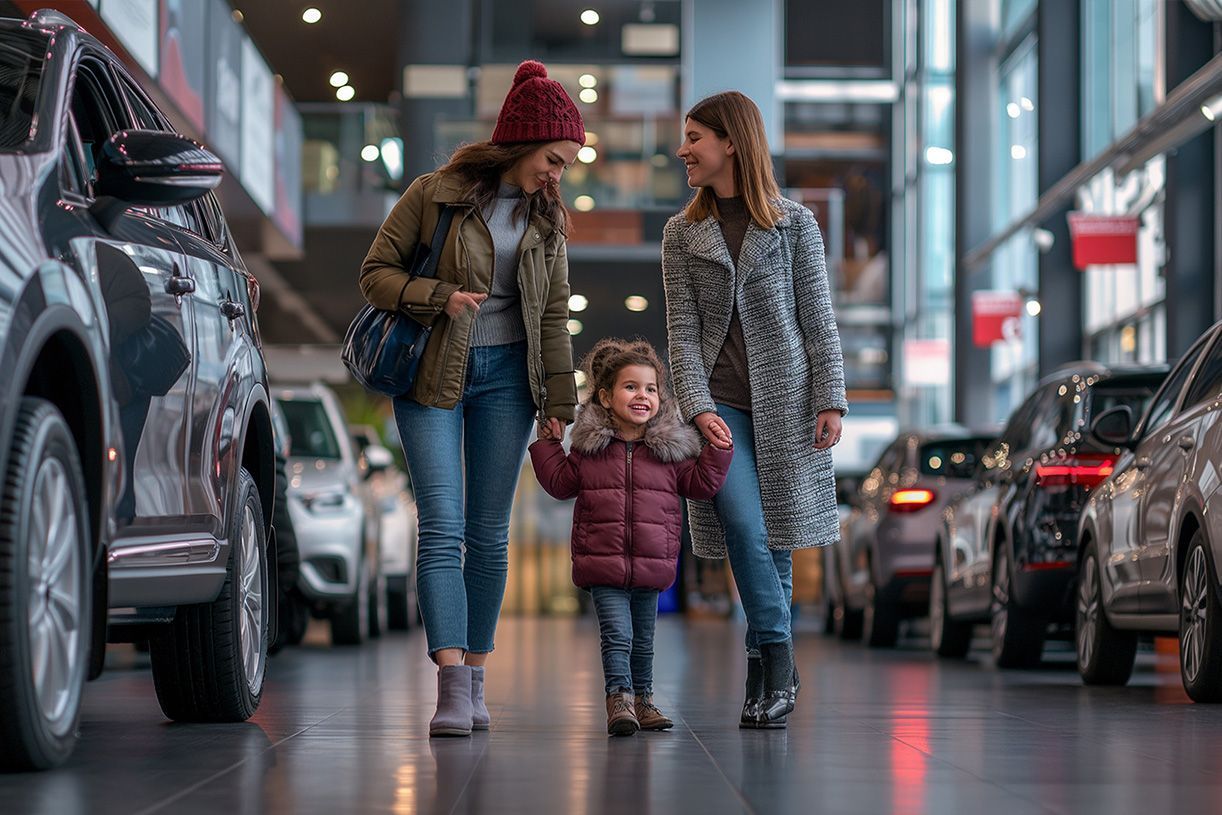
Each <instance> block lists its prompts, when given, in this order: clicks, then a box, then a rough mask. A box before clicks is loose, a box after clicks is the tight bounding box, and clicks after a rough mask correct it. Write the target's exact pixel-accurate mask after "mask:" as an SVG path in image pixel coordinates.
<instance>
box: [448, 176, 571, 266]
mask: <svg viewBox="0 0 1222 815" xmlns="http://www.w3.org/2000/svg"><path fill="white" fill-rule="evenodd" d="M433 178H434V179H435V181H434V185H433V203H436V204H449V205H450V206H454V207H469V208H471V209H474V208H475V202H474V201H473V200H471V198H470V197H468V196H466V195H464V194H463V184H462V181H461V180H460V179H459V178H458V177H457V176H455V175H453V174H452V173H434V174H433ZM528 226H529V227H530V229H527V230H526V236H525V237H524V238H523V240H522V248H524V249H528V248H530V247H531V246H533V245H534V244H536V243H540V242H542V241H545V240H547V239H548V238H550V237H551V235H552V233H553V232H555V231H556V225H555V224H554V223H552V222H551V221H549V220H548V219H547V218H544V217H543V216H542V215H539V214H538V213H534V214H532V215H531V216H530V223H529V224H528Z"/></svg>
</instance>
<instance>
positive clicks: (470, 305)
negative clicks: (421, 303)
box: [446, 291, 488, 319]
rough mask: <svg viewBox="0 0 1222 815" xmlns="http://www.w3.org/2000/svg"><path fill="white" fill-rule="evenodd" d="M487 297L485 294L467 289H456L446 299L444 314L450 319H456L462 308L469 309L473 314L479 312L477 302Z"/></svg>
mask: <svg viewBox="0 0 1222 815" xmlns="http://www.w3.org/2000/svg"><path fill="white" fill-rule="evenodd" d="M487 299H488V295H486V294H477V293H473V292H469V291H456V292H454V293H453V294H451V295H450V299H448V300H446V314H448V315H449V316H450V318H451V319H456V318H457V317H458V316H459V315H460V314H462V313H463V310H464V309H470V310H471V312H472V313H473V314H478V313H479V304H480V303H482V302H484V301H485V300H487Z"/></svg>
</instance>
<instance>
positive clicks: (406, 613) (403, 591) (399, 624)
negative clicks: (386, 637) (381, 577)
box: [386, 577, 416, 631]
mask: <svg viewBox="0 0 1222 815" xmlns="http://www.w3.org/2000/svg"><path fill="white" fill-rule="evenodd" d="M411 599H412V598H411V596H410V593H409V592H408V590H407V578H406V577H404V578H403V580H402V583H400V581H399V580H398V579H396V580H395V582H394V584H393V585H392V584H390V583H387V586H386V624H387V625H388V626H389V627H390V630H391V631H408V630H410V629H411V627H412V624H413V623H414V622H415V616H416V613H415V609H414V608H412V607H411V606H410V605H409V602H410V601H411Z"/></svg>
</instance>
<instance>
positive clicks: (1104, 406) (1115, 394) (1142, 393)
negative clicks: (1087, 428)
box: [1084, 383, 1158, 422]
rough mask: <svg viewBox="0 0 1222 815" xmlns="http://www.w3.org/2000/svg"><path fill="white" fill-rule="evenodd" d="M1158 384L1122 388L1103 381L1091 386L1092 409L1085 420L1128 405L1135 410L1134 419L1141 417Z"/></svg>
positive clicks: (1085, 415)
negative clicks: (1108, 385) (1146, 386)
mask: <svg viewBox="0 0 1222 815" xmlns="http://www.w3.org/2000/svg"><path fill="white" fill-rule="evenodd" d="M1156 387H1158V386H1157V384H1151V385H1150V387H1148V388H1141V387H1134V386H1132V385H1126V386H1125V387H1121V388H1110V387H1107V385H1106V383H1101V384H1099V385H1096V386H1095V387H1093V388H1091V393H1090V399H1089V400H1088V402H1089V403H1090V410H1089V411H1087V412H1086V413H1085V414H1084V419H1085V421H1088V422H1089V421H1090V419H1091V417H1093V416H1098V415H1099V414H1100V413H1103V412H1104V411H1105V410H1111V409H1112V408H1114V407H1121V406H1127V407H1128V408H1129V410H1131V411H1132V412H1133V417H1134V420H1136V419H1138V418H1141V414H1142V413H1144V412H1145V410H1146V407H1148V406H1149V404H1150V400H1151V399H1152V398H1153V397H1154V389H1155V388H1156Z"/></svg>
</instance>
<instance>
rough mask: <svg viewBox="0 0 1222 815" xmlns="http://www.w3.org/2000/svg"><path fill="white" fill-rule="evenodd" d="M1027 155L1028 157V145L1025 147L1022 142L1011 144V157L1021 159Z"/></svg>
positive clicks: (1016, 159)
mask: <svg viewBox="0 0 1222 815" xmlns="http://www.w3.org/2000/svg"><path fill="white" fill-rule="evenodd" d="M1026 157H1027V148H1026V147H1023V146H1022V145H1021V144H1012V145H1010V158H1012V159H1014V160H1015V161H1021V160H1022V159H1025V158H1026Z"/></svg>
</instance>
